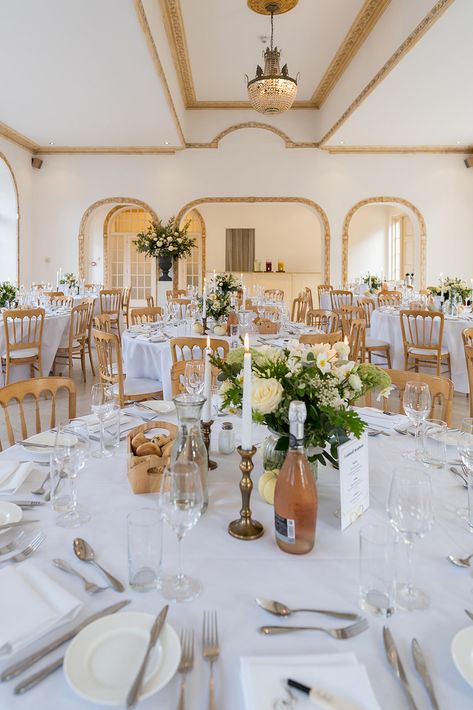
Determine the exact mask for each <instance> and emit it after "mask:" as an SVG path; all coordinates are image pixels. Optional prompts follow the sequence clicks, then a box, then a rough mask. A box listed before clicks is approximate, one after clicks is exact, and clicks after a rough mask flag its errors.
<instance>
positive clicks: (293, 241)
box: [199, 203, 322, 273]
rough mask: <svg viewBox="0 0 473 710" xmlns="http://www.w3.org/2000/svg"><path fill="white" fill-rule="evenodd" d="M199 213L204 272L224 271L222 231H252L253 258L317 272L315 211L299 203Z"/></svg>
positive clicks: (214, 207) (206, 208)
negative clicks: (204, 236)
mask: <svg viewBox="0 0 473 710" xmlns="http://www.w3.org/2000/svg"><path fill="white" fill-rule="evenodd" d="M199 211H200V213H201V214H202V217H203V218H204V221H205V227H206V233H207V270H208V271H211V270H212V269H215V270H216V271H224V269H225V230H226V229H227V228H240V229H247V228H250V229H251V228H254V229H255V258H256V259H260V260H262V261H263V262H265V261H271V262H272V264H273V271H276V269H277V263H278V261H279V260H281V261H283V262H284V264H285V270H286V271H288V272H305V273H307V272H320V270H321V268H322V229H321V225H320V221H319V218H318V217H317V214H316V213H315V211H314V210H313V209H312V208H310V207H308V206H306V205H301V204H295V203H269V204H261V203H255V204H248V203H238V204H226V203H217V204H208V205H201V206H200V207H199Z"/></svg>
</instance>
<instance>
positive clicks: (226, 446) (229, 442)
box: [218, 422, 235, 454]
mask: <svg viewBox="0 0 473 710" xmlns="http://www.w3.org/2000/svg"><path fill="white" fill-rule="evenodd" d="M218 450H219V452H220V453H221V454H232V453H233V452H234V451H235V432H234V431H233V424H232V423H231V422H223V424H222V429H221V431H220V433H219V435H218Z"/></svg>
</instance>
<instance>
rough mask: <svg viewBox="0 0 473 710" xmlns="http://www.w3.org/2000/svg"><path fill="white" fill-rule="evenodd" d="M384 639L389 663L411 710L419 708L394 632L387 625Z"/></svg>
mask: <svg viewBox="0 0 473 710" xmlns="http://www.w3.org/2000/svg"><path fill="white" fill-rule="evenodd" d="M383 639H384V648H385V649H386V656H387V658H388V661H389V663H390V664H391V665H392V667H393V668H394V671H395V673H396V675H397V677H398V680H399V682H400V683H401V685H402V687H403V689H404V692H405V693H406V695H407V699H408V701H409V707H410V708H411V710H418V708H417V705H416V704H415V701H414V698H413V696H412V691H411V688H410V685H409V681H408V680H407V676H406V672H405V670H404V667H403V665H402V663H401V659H400V658H399V653H398V651H397V648H396V644H395V643H394V639H393V637H392V634H391V632H390V630H389V629H388V627H387V626H383Z"/></svg>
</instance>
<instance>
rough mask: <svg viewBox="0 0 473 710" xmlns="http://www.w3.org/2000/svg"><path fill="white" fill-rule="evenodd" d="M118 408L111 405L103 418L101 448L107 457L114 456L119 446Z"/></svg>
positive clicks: (116, 405)
mask: <svg viewBox="0 0 473 710" xmlns="http://www.w3.org/2000/svg"><path fill="white" fill-rule="evenodd" d="M120 411H121V410H120V407H119V405H118V404H115V403H113V404H111V405H110V406H109V407H108V409H107V411H106V413H105V416H104V418H103V448H104V450H105V451H106V452H107V453H106V455H107V456H115V454H116V453H117V449H118V448H119V446H120Z"/></svg>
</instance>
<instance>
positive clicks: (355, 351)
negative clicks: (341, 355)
mask: <svg viewBox="0 0 473 710" xmlns="http://www.w3.org/2000/svg"><path fill="white" fill-rule="evenodd" d="M365 330H366V321H365V319H364V318H354V319H353V320H352V321H351V324H350V333H349V335H348V345H349V346H350V354H349V358H350V360H353V361H354V362H358V361H359V362H364V361H365Z"/></svg>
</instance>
